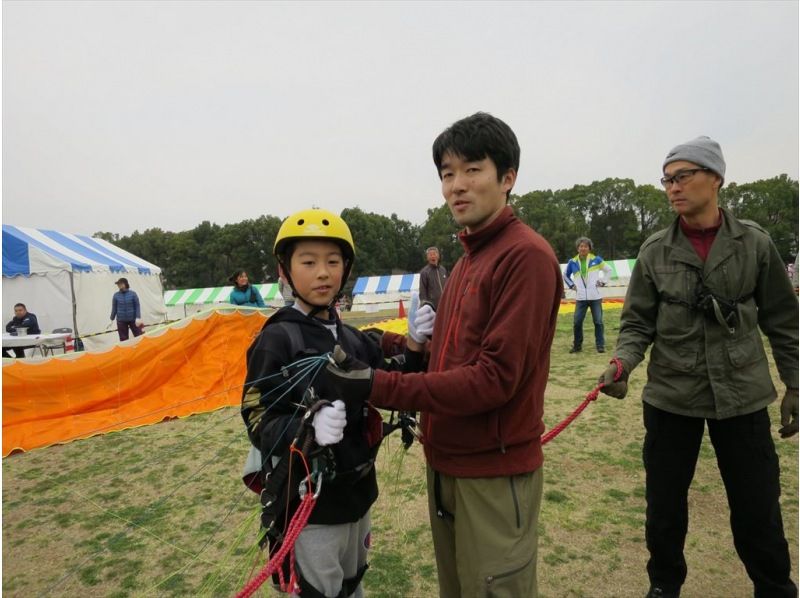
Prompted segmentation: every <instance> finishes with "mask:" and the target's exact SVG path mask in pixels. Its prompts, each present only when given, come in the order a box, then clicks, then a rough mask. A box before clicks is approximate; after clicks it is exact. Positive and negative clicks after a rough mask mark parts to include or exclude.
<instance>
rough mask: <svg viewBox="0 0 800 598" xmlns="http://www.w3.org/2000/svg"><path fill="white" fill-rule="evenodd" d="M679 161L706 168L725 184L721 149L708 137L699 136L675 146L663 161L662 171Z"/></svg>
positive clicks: (723, 159) (723, 160)
mask: <svg viewBox="0 0 800 598" xmlns="http://www.w3.org/2000/svg"><path fill="white" fill-rule="evenodd" d="M679 160H685V161H686V162H692V163H693V164H697V165H698V166H702V167H703V168H708V169H709V170H710V171H711V172H714V173H716V174H718V175H719V176H720V178H721V179H722V181H723V182H725V158H724V157H723V156H722V148H721V147H720V146H719V143H717V142H716V141H714V140H713V139H711V138H710V137H706V136H704V135H701V136H700V137H697V138H695V139H692V140H691V141H687V142H686V143H681V144H680V145H676V146H675V147H673V148H672V149H671V150H669V153H668V154H667V157H666V158H665V159H664V166H663V167H662V169H663V168H666V167H667V164H671V163H672V162H678V161H679ZM720 186H722V185H720Z"/></svg>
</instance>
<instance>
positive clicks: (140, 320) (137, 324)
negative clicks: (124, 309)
mask: <svg viewBox="0 0 800 598" xmlns="http://www.w3.org/2000/svg"><path fill="white" fill-rule="evenodd" d="M134 324H136V327H137V328H141V327H142V324H144V320H142V319H141V318H136V321H135V322H134Z"/></svg>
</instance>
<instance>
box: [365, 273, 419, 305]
mask: <svg viewBox="0 0 800 598" xmlns="http://www.w3.org/2000/svg"><path fill="white" fill-rule="evenodd" d="M417 291H419V274H391V275H389V276H361V277H359V278H358V280H356V284H355V286H354V287H353V305H352V308H351V309H352V310H353V311H380V310H383V309H392V308H396V307H397V304H398V302H399V301H401V300H402V301H408V300H409V299H410V298H411V293H413V292H417Z"/></svg>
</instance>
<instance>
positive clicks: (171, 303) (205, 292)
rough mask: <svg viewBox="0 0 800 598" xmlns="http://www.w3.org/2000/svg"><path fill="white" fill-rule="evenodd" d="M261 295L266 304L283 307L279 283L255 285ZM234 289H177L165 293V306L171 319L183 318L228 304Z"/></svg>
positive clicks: (229, 287) (228, 287)
mask: <svg viewBox="0 0 800 598" xmlns="http://www.w3.org/2000/svg"><path fill="white" fill-rule="evenodd" d="M253 286H254V287H255V288H257V289H258V291H259V292H260V293H261V296H262V297H263V298H264V303H266V304H267V305H268V306H271V307H281V306H282V305H283V298H282V297H281V294H280V291H279V288H278V283H276V282H272V283H265V284H255V285H253ZM232 290H233V287H232V286H230V285H228V286H225V287H209V288H205V289H175V290H172V291H166V292H165V293H164V304H165V305H166V306H167V314H168V317H169V319H171V320H172V319H176V318H183V317H186V316H189V315H192V314H193V313H196V312H198V311H201V310H203V309H205V308H206V307H210V306H211V305H214V304H217V303H227V302H228V298H229V297H230V294H231V291H232Z"/></svg>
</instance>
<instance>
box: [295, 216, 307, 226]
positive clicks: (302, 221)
mask: <svg viewBox="0 0 800 598" xmlns="http://www.w3.org/2000/svg"><path fill="white" fill-rule="evenodd" d="M305 223H306V221H305V218H301V219H300V220H298V221H297V224H298V225H300V226H303V225H304V224H305Z"/></svg>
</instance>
